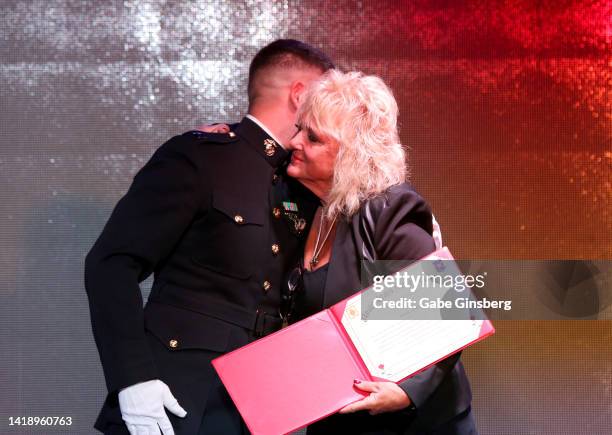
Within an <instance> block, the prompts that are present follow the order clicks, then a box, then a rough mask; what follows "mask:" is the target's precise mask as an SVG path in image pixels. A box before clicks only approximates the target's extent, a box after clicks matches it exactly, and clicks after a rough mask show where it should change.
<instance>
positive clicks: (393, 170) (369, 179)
mask: <svg viewBox="0 0 612 435" xmlns="http://www.w3.org/2000/svg"><path fill="white" fill-rule="evenodd" d="M397 116H398V107H397V102H396V101H395V98H394V97H393V93H392V92H391V90H390V89H389V87H388V86H387V85H386V84H385V83H384V82H383V81H382V79H380V78H379V77H376V76H368V75H364V74H362V73H360V72H348V73H342V72H340V71H338V70H330V71H328V72H327V73H325V74H324V75H323V76H322V77H321V78H320V79H319V80H317V81H316V82H314V83H313V84H312V85H311V86H310V87H309V89H308V90H307V91H306V93H305V94H304V101H303V103H302V105H301V107H300V109H299V112H298V121H299V123H300V125H302V126H309V127H310V128H312V129H314V130H315V131H318V132H320V133H321V134H322V135H323V136H324V137H326V138H329V139H332V140H334V141H336V142H337V143H338V144H339V151H338V155H337V157H336V162H335V167H334V178H333V183H332V188H331V191H330V193H329V195H328V197H327V198H326V202H325V213H326V216H327V217H328V218H333V217H334V216H339V215H343V216H345V217H350V216H352V215H353V214H355V213H356V212H357V211H358V210H359V207H360V205H361V204H362V202H363V201H365V200H366V199H368V198H371V197H372V196H375V195H377V194H379V193H381V192H383V191H385V190H386V189H387V188H388V187H390V186H393V185H395V184H399V183H401V182H403V181H405V180H406V178H407V176H408V173H407V166H406V153H405V151H404V148H403V147H402V144H401V143H400V139H399V134H398V132H397Z"/></svg>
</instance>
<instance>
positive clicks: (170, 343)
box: [168, 339, 178, 349]
mask: <svg viewBox="0 0 612 435" xmlns="http://www.w3.org/2000/svg"><path fill="white" fill-rule="evenodd" d="M168 344H169V345H170V347H171V348H172V349H176V347H177V346H178V341H176V340H174V339H173V340H170V342H169V343H168Z"/></svg>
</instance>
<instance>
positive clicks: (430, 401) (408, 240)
mask: <svg viewBox="0 0 612 435" xmlns="http://www.w3.org/2000/svg"><path fill="white" fill-rule="evenodd" d="M365 214H367V216H366V215H365ZM432 230H433V229H432V215H431V211H430V209H429V207H428V205H427V204H426V203H425V201H424V200H423V198H421V196H420V195H419V194H418V193H416V192H415V191H414V190H413V189H412V188H411V187H410V186H409V185H408V184H406V183H404V184H400V185H397V186H393V187H391V188H390V189H388V191H387V192H386V193H385V194H382V195H380V196H377V197H375V198H373V199H371V200H370V201H369V204H367V206H366V205H362V207H361V209H360V211H359V212H358V213H357V214H355V215H354V216H353V217H352V218H351V219H350V221H346V220H343V221H340V222H339V223H338V226H337V229H336V237H335V240H334V244H333V250H332V254H331V259H330V262H329V268H328V272H327V280H326V283H325V290H324V303H323V306H324V307H329V306H331V305H333V304H335V303H337V302H339V301H341V300H343V299H346V298H348V297H349V296H351V295H352V294H353V293H355V292H356V291H359V290H361V289H362V288H363V287H364V285H363V284H362V283H361V264H362V259H368V253H367V251H368V250H369V249H368V245H369V246H370V247H371V248H373V249H374V250H375V254H376V259H378V260H417V259H419V258H422V257H424V256H426V255H427V254H430V253H431V252H433V251H434V250H435V244H434V241H433V239H432V237H431V234H432ZM298 302H299V301H298ZM302 317H303V316H302ZM459 356H460V355H459V354H456V355H453V356H451V357H449V358H447V359H445V360H443V361H441V362H439V363H438V364H436V365H434V366H432V367H431V368H429V369H427V370H425V371H423V372H421V373H419V374H417V375H415V376H413V377H411V378H409V379H407V380H406V381H404V382H401V383H400V384H399V385H400V387H401V388H402V389H403V390H404V391H405V392H406V393H407V394H408V396H409V397H410V398H411V399H412V401H413V403H414V405H415V406H416V410H415V411H414V412H408V411H402V412H396V413H387V414H379V415H376V416H370V415H368V414H367V413H365V412H362V413H357V414H359V415H357V414H352V415H351V414H345V415H340V414H336V415H334V416H332V417H330V418H328V419H327V420H329V422H327V421H326V420H323V421H321V422H319V423H316V424H314V425H312V426H311V427H310V428H309V434H311V433H333V431H334V430H336V429H337V430H340V428H343V433H376V432H374V431H375V430H382V429H383V428H386V429H387V430H390V431H392V432H393V433H396V432H397V433H404V432H406V433H420V432H425V431H429V430H431V429H432V428H434V427H435V426H437V425H439V424H442V423H444V422H446V421H448V420H450V419H451V418H453V417H454V416H456V415H458V414H460V413H461V412H462V411H464V410H466V409H468V408H469V407H470V402H471V398H472V394H471V390H470V385H469V381H468V379H467V376H466V374H465V371H464V369H463V365H462V364H461V361H460V360H459ZM368 431H372V432H368Z"/></svg>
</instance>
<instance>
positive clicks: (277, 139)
mask: <svg viewBox="0 0 612 435" xmlns="http://www.w3.org/2000/svg"><path fill="white" fill-rule="evenodd" d="M246 117H247V118H249V119H250V120H251V121H253V122H254V123H255V124H257V125H258V126H259V127H260V128H261V129H262V130H263V131H265V132H266V133H267V134H268V136H270V137H271V138H272V139H274V140H275V141H276V142H277V143H278V144H279V145H280V146H281V147H283V148H285V144H284V142H283V141H281V139H280V138H279V137H278V135H276V134H275V133H274V132H273V131H272V130H271V129H270V128H269V127H268V126H267V125H266V124H265V123H264V122H263V121H262V120H261V119H259V118H257V117H256V116H255V115H253V114H251V113H247V115H246Z"/></svg>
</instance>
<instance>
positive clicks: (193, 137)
mask: <svg viewBox="0 0 612 435" xmlns="http://www.w3.org/2000/svg"><path fill="white" fill-rule="evenodd" d="M180 137H181V138H182V139H183V140H190V141H194V142H196V143H199V144H211V145H220V144H229V143H233V142H237V141H238V136H237V135H236V133H234V132H233V131H230V132H229V133H207V132H204V131H200V130H189V131H187V132H185V133H183V134H182V135H181V136H180Z"/></svg>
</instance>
